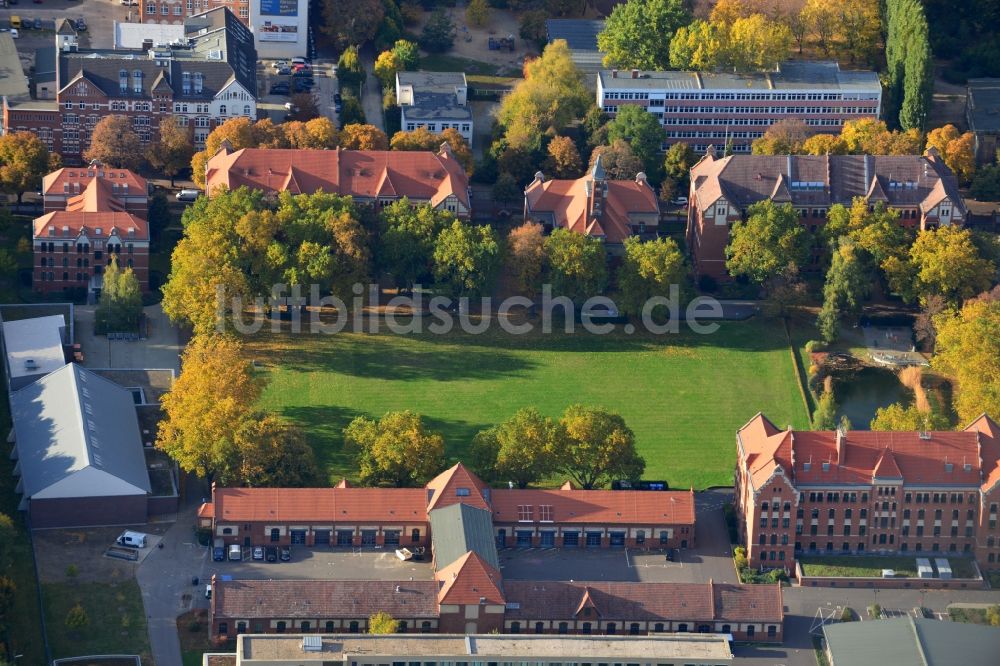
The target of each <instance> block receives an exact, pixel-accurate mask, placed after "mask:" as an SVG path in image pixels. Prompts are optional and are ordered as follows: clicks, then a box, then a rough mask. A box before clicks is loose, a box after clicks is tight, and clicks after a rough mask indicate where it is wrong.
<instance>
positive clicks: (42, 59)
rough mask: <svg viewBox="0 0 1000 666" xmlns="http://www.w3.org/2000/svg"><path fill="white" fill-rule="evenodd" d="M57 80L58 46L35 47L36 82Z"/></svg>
mask: <svg viewBox="0 0 1000 666" xmlns="http://www.w3.org/2000/svg"><path fill="white" fill-rule="evenodd" d="M55 80H56V47H55V46H47V47H45V48H40V49H35V83H36V84H38V83H47V82H49V81H55Z"/></svg>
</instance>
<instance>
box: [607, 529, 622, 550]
mask: <svg viewBox="0 0 1000 666" xmlns="http://www.w3.org/2000/svg"><path fill="white" fill-rule="evenodd" d="M608 537H609V541H610V542H611V547H612V548H622V547H624V546H625V533H624V532H609V533H608Z"/></svg>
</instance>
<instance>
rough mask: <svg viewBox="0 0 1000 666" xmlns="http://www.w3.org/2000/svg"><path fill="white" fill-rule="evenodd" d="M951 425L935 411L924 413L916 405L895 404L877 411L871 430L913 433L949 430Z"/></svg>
mask: <svg viewBox="0 0 1000 666" xmlns="http://www.w3.org/2000/svg"><path fill="white" fill-rule="evenodd" d="M950 425H951V424H949V423H948V419H947V417H945V416H944V415H943V414H938V413H937V412H934V411H930V412H922V411H920V410H919V409H918V408H917V406H916V405H909V406H904V405H902V404H900V403H898V402H895V403H893V404H891V405H889V406H888V407H879V408H878V409H876V410H875V418H873V419H872V422H871V429H872V430H887V431H893V430H895V431H907V432H913V431H914V430H922V431H930V430H949V429H950Z"/></svg>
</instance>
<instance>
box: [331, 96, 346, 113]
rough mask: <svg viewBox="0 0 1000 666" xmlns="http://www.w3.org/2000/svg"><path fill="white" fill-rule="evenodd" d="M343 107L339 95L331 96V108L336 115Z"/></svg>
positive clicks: (342, 101)
mask: <svg viewBox="0 0 1000 666" xmlns="http://www.w3.org/2000/svg"><path fill="white" fill-rule="evenodd" d="M343 106H344V100H343V98H342V97H341V96H340V93H334V94H333V108H334V110H335V111H336V112H337V113H340V109H341V108H343Z"/></svg>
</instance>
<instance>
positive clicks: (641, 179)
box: [635, 171, 648, 185]
mask: <svg viewBox="0 0 1000 666" xmlns="http://www.w3.org/2000/svg"><path fill="white" fill-rule="evenodd" d="M635 182H636V183H638V184H640V185H647V184H648V183H647V182H646V172H645V171H640V172H639V173H637V174H635Z"/></svg>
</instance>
